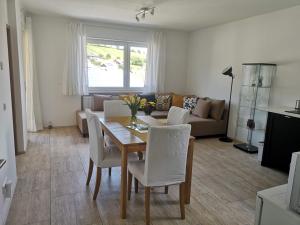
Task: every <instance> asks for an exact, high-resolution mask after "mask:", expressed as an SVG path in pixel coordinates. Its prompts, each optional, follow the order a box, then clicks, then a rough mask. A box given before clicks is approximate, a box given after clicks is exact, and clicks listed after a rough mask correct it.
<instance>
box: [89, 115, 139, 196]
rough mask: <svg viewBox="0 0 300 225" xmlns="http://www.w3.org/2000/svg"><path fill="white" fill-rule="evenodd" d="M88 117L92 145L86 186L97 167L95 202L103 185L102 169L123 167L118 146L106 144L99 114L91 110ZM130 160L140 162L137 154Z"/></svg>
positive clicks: (130, 155) (129, 156) (131, 155)
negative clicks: (94, 168) (101, 184)
mask: <svg viewBox="0 0 300 225" xmlns="http://www.w3.org/2000/svg"><path fill="white" fill-rule="evenodd" d="M86 115H87V123H88V129H89V143H90V147H89V150H90V161H89V171H88V177H87V181H86V185H89V183H90V180H91V177H92V173H93V167H94V165H95V166H96V167H97V173H96V185H95V190H94V194H93V199H94V200H95V199H96V198H97V195H98V192H99V188H100V183H101V173H102V170H101V169H102V168H112V167H118V166H121V152H120V150H119V149H118V148H117V147H116V146H111V145H107V144H106V145H105V144H104V137H103V134H102V130H101V123H100V120H99V117H98V116H97V114H95V113H92V112H91V110H89V109H87V110H86ZM128 160H129V161H131V160H138V158H137V156H136V154H129V155H128Z"/></svg>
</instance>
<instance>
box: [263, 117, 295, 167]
mask: <svg viewBox="0 0 300 225" xmlns="http://www.w3.org/2000/svg"><path fill="white" fill-rule="evenodd" d="M297 151H300V118H297V117H292V116H286V115H282V114H277V113H271V112H269V113H268V121H267V128H266V136H265V144H264V151H263V157H262V162H261V165H262V166H266V167H271V168H275V169H278V170H281V171H284V172H288V171H289V168H290V162H291V157H292V153H293V152H297Z"/></svg>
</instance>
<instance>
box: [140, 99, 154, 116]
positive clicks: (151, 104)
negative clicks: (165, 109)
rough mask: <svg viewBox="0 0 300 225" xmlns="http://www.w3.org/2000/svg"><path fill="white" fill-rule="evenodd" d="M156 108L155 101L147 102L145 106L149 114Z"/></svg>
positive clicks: (145, 110)
mask: <svg viewBox="0 0 300 225" xmlns="http://www.w3.org/2000/svg"><path fill="white" fill-rule="evenodd" d="M154 109H155V102H146V103H145V105H144V107H143V110H144V112H145V114H146V115H148V116H149V115H151V113H152V112H153V110H154Z"/></svg>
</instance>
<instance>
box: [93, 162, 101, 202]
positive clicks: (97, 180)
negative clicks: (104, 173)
mask: <svg viewBox="0 0 300 225" xmlns="http://www.w3.org/2000/svg"><path fill="white" fill-rule="evenodd" d="M100 183H101V167H97V177H96V185H95V190H94V195H93V200H96V198H97V195H98V192H99V189H100Z"/></svg>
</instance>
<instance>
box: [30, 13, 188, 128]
mask: <svg viewBox="0 0 300 225" xmlns="http://www.w3.org/2000/svg"><path fill="white" fill-rule="evenodd" d="M32 21H33V39H34V44H35V49H36V56H37V57H36V58H37V73H38V79H39V84H40V97H41V106H42V113H43V120H44V126H47V125H48V123H49V121H52V124H53V125H54V126H68V125H74V124H75V111H76V110H79V109H80V97H67V96H63V95H62V94H61V93H62V91H61V89H62V88H61V85H62V84H61V80H62V79H61V76H62V73H63V65H64V56H65V43H66V39H65V27H66V24H67V22H68V20H67V19H65V18H59V17H57V18H55V17H47V16H41V15H33V16H32ZM89 24H92V26H88V27H87V33H88V35H89V36H92V37H93V36H95V37H102V38H112V39H124V40H131V41H132V40H133V41H146V40H147V39H148V38H149V34H150V33H149V31H151V30H149V29H143V28H134V27H129V26H120V25H111V24H101V23H89ZM166 34H167V65H166V73H167V74H166V91H173V92H178V93H182V92H183V91H184V87H185V80H184V77H185V76H186V75H185V73H186V56H187V40H188V34H187V33H185V32H179V31H169V30H167V31H166Z"/></svg>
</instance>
